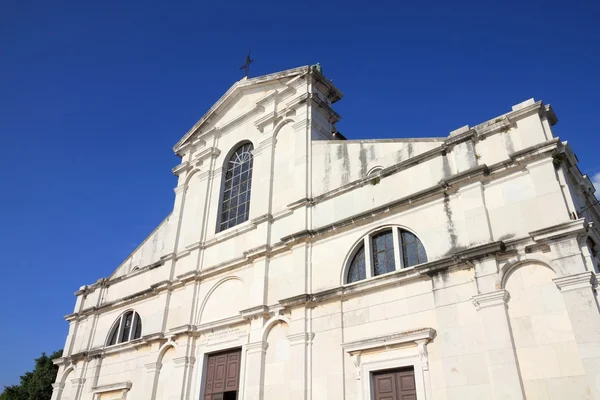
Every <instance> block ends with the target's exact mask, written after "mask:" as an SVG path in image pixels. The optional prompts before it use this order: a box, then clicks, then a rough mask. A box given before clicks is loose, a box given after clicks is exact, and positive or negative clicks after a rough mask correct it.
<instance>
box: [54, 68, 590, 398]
mask: <svg viewBox="0 0 600 400" xmlns="http://www.w3.org/2000/svg"><path fill="white" fill-rule="evenodd" d="M341 98H342V93H341V92H340V91H339V90H338V89H337V88H336V87H335V86H333V84H332V83H331V81H329V80H328V79H326V78H325V77H324V75H323V74H322V72H321V69H320V67H319V66H310V67H309V66H307V67H300V68H296V69H291V70H287V71H283V72H279V73H274V74H271V75H266V76H262V77H257V78H251V79H242V80H240V81H238V82H237V83H235V84H234V85H233V86H232V87H231V88H230V89H229V90H228V91H227V92H226V93H225V94H224V95H223V96H222V97H221V99H220V100H219V101H218V102H217V103H216V104H215V105H214V106H213V107H212V108H211V109H210V110H209V111H208V112H207V113H206V114H205V115H204V116H203V117H202V118H201V119H200V120H199V121H198V122H197V123H196V124H195V125H194V126H193V127H192V129H190V131H189V132H188V133H187V134H186V135H185V136H184V137H183V138H182V139H181V140H180V141H179V142H178V143H177V144H176V145H175V147H174V151H175V153H176V154H177V155H178V156H180V157H181V163H180V164H179V165H177V166H176V167H175V168H173V173H174V174H175V175H176V177H177V185H176V187H175V189H174V191H175V200H174V207H173V211H172V213H171V214H170V215H169V216H167V218H166V219H165V220H164V221H162V222H161V223H160V224H159V225H158V226H157V228H156V229H155V230H154V232H152V233H151V234H150V235H149V236H148V237H147V238H146V239H145V240H144V241H143V242H142V244H141V245H140V246H139V247H138V248H137V249H136V250H135V251H134V252H133V253H132V254H131V255H130V256H129V257H128V258H127V259H126V260H125V261H124V262H123V263H122V264H121V265H120V266H119V267H118V268H117V269H116V270H115V272H114V273H113V274H112V275H111V276H109V277H107V278H103V279H100V280H98V281H97V282H96V283H93V284H91V285H86V286H82V287H81V288H80V289H79V290H78V291H77V292H76V293H75V296H76V303H75V309H74V312H73V313H72V314H69V315H67V316H66V320H67V321H68V323H69V331H68V336H67V339H66V343H65V347H64V355H63V357H62V358H60V359H57V360H56V361H55V363H56V364H57V365H58V366H59V372H58V376H57V380H56V383H55V384H54V391H53V397H52V398H53V400H80V399H81V400H108V399H128V400H175V399H177V400H191V399H193V400H199V399H202V400H234V399H235V400H239V399H243V400H275V399H277V400H281V399H303V400H320V399H327V400H334V399H340V400H341V399H347V400H354V399H356V400H359V399H360V400H384V399H385V400H388V399H389V400H413V399H418V400H454V399H461V400H464V399H515V400H516V399H552V400H554V399H567V398H568V399H574V400H575V399H600V312H599V308H598V299H597V293H596V289H595V288H596V285H597V278H596V274H597V272H598V267H599V263H600V258H599V256H598V248H599V246H600V231H599V230H598V224H599V221H600V215H599V213H598V207H594V206H593V205H594V203H595V202H596V199H595V197H594V188H593V185H592V184H591V182H590V180H589V179H588V178H587V176H585V175H583V174H582V173H581V172H580V171H579V169H578V167H577V158H576V157H575V155H574V153H573V152H572V150H571V148H570V147H569V145H568V143H567V142H565V141H562V140H560V139H559V138H558V137H557V136H555V134H554V133H553V130H552V129H553V128H552V127H553V126H554V125H555V124H556V123H557V118H556V116H555V114H554V111H553V110H552V108H551V107H550V106H549V105H546V104H544V103H543V102H540V101H538V102H536V101H534V100H533V99H531V100H527V101H525V102H523V103H520V104H517V105H515V106H513V107H512V110H511V111H510V112H507V113H505V114H502V115H500V116H498V117H496V118H493V119H491V120H489V121H486V122H484V123H482V124H479V125H477V126H474V127H469V126H465V127H463V128H460V129H458V130H455V131H453V132H450V134H449V135H443V137H434V138H418V139H382V140H346V138H344V136H343V135H342V134H341V133H339V132H337V130H336V127H335V124H336V122H337V121H338V120H339V119H340V116H339V115H338V114H337V113H336V111H335V110H334V109H333V105H334V103H335V102H336V101H338V100H340V99H341Z"/></svg>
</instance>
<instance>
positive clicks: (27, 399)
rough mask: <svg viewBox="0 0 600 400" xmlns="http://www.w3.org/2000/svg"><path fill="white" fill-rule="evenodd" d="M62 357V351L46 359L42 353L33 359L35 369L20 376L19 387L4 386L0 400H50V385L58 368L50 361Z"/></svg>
mask: <svg viewBox="0 0 600 400" xmlns="http://www.w3.org/2000/svg"><path fill="white" fill-rule="evenodd" d="M60 356H62V350H59V351H56V352H54V353H52V354H51V355H50V357H48V356H47V355H46V353H42V355H41V357H40V358H36V359H35V368H34V369H33V371H31V372H25V375H22V376H21V383H20V384H19V385H13V386H6V387H5V388H4V391H3V392H2V393H1V394H0V400H50V398H51V397H52V384H53V383H54V381H55V380H56V373H57V372H58V367H57V366H56V365H54V364H53V363H52V360H54V359H55V358H58V357H60Z"/></svg>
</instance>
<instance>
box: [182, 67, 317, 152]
mask: <svg viewBox="0 0 600 400" xmlns="http://www.w3.org/2000/svg"><path fill="white" fill-rule="evenodd" d="M309 71H310V67H309V66H303V67H298V68H293V69H288V70H286V71H281V72H276V73H273V74H268V75H262V76H257V77H256V78H251V79H247V78H243V79H241V80H239V81H237V82H236V83H234V84H233V85H232V86H231V87H230V88H229V90H227V92H225V94H224V95H223V96H221V98H220V99H219V100H218V101H217V102H216V103H215V104H214V105H213V106H212V107H211V108H210V109H209V110H208V111H207V112H206V114H204V115H203V116H202V118H200V119H199V120H198V122H196V123H195V124H194V126H193V127H192V128H191V129H190V130H189V131H188V132H187V133H186V134H185V135H184V136H183V137H182V138H181V140H179V142H177V144H176V145H175V146H174V147H173V151H174V152H175V153H178V152H179V151H180V150H181V148H182V147H183V146H184V145H185V144H187V143H188V141H189V140H190V139H191V137H192V136H193V135H194V134H196V133H197V132H199V131H200V130H201V129H202V127H203V125H206V124H207V123H209V121H210V120H211V119H212V118H213V117H214V116H215V114H217V112H218V111H219V110H220V109H221V108H223V107H226V106H227V104H228V103H229V101H230V100H231V99H233V98H235V97H236V96H237V94H238V93H239V92H240V91H241V90H244V89H246V88H248V87H250V86H254V85H260V84H264V83H269V82H271V81H274V80H278V79H282V78H293V77H295V76H300V75H302V74H305V73H308V72H309Z"/></svg>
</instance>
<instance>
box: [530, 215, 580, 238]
mask: <svg viewBox="0 0 600 400" xmlns="http://www.w3.org/2000/svg"><path fill="white" fill-rule="evenodd" d="M587 229H588V223H587V222H586V221H585V219H584V218H581V219H577V220H574V221H568V222H565V223H562V224H558V225H554V226H551V227H548V228H544V229H539V230H537V231H533V232H529V236H531V238H532V239H533V240H534V241H536V242H544V241H548V240H553V239H557V238H560V237H575V236H578V235H579V234H581V233H584V232H587Z"/></svg>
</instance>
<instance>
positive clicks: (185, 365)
mask: <svg viewBox="0 0 600 400" xmlns="http://www.w3.org/2000/svg"><path fill="white" fill-rule="evenodd" d="M190 347H191V346H190ZM173 362H174V363H175V374H176V376H179V378H180V379H181V398H182V399H186V398H187V397H188V396H189V392H190V388H191V381H190V379H191V374H190V372H191V371H192V370H193V368H194V364H195V363H196V358H195V357H187V356H184V357H179V358H174V359H173Z"/></svg>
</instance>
